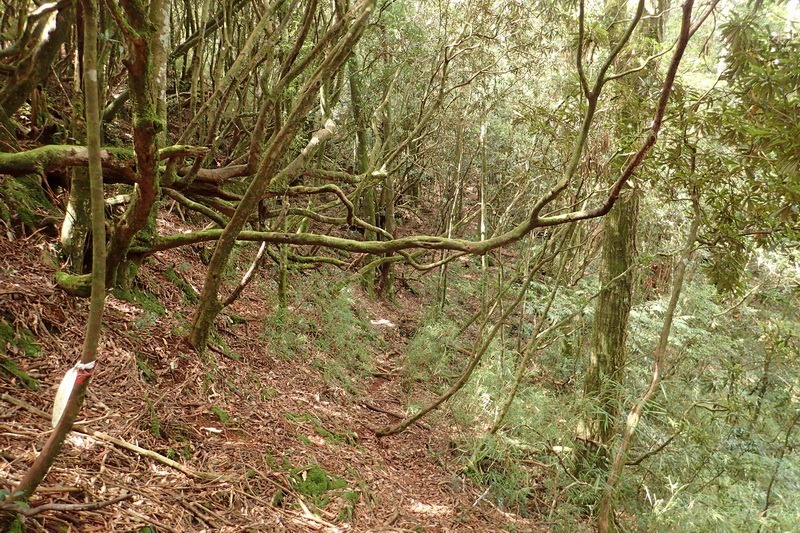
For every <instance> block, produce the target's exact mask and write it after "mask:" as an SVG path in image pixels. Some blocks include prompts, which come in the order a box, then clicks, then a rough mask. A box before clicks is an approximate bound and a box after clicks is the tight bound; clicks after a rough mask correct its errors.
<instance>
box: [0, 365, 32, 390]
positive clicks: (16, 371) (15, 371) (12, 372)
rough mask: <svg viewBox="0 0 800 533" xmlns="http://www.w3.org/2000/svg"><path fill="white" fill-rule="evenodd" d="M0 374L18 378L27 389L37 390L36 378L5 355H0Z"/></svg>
mask: <svg viewBox="0 0 800 533" xmlns="http://www.w3.org/2000/svg"><path fill="white" fill-rule="evenodd" d="M0 375H2V376H7V377H8V378H9V379H12V380H13V379H14V378H16V379H18V380H19V382H20V384H21V385H22V386H23V387H25V388H26V389H29V390H39V382H38V381H37V380H36V378H34V377H31V375H30V374H28V373H27V372H25V371H24V370H22V369H21V368H20V367H19V365H17V363H15V362H14V361H12V360H11V359H8V358H6V357H0Z"/></svg>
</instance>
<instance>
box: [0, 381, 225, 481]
mask: <svg viewBox="0 0 800 533" xmlns="http://www.w3.org/2000/svg"><path fill="white" fill-rule="evenodd" d="M0 398H1V399H3V400H4V401H6V402H8V403H10V404H12V405H16V406H17V407H21V408H23V409H25V410H26V411H29V412H31V413H33V414H35V415H39V416H41V417H42V418H46V419H48V420H49V419H50V414H49V413H45V412H44V411H42V410H41V409H39V408H37V407H34V406H32V405H30V404H28V403H26V402H25V401H23V400H20V399H19V398H14V397H13V396H10V395H8V394H5V393H3V394H2V396H0ZM75 425H76V426H78V425H80V422H76V423H75ZM73 431H75V432H76V433H80V434H81V435H88V436H90V437H94V438H96V439H97V440H101V441H105V442H110V443H111V444H114V445H116V446H119V447H120V448H124V449H126V450H129V451H132V452H134V453H137V454H139V455H141V456H144V457H148V458H150V459H153V460H154V461H158V462H159V463H161V464H163V465H166V466H169V467H170V468H174V469H175V470H177V471H179V472H182V473H184V474H186V475H187V476H189V477H191V478H194V479H205V480H214V481H218V480H225V479H227V477H226V476H223V475H221V474H216V473H214V472H203V471H198V470H192V469H191V468H188V467H186V466H184V465H182V464H180V463H179V462H177V461H173V460H172V459H170V458H169V457H164V456H163V455H161V454H160V453H157V452H154V451H153V450H148V449H146V448H141V447H139V446H136V445H135V444H131V443H130V442H127V441H124V440H122V439H119V438H117V437H112V436H111V435H108V434H107V433H103V432H102V431H93V430H89V429H81V428H79V427H75V428H74V429H73Z"/></svg>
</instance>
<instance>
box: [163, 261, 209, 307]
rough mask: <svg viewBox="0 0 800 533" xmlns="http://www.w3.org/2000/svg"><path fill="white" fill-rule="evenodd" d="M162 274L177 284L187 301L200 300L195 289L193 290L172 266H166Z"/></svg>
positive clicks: (195, 301)
mask: <svg viewBox="0 0 800 533" xmlns="http://www.w3.org/2000/svg"><path fill="white" fill-rule="evenodd" d="M164 276H165V277H166V278H167V279H168V280H170V281H171V282H172V283H174V284H175V285H177V286H178V288H179V289H180V290H181V291H182V292H183V296H184V298H186V301H187V302H189V303H193V304H194V303H197V302H198V301H199V300H200V295H199V294H197V291H196V290H194V287H192V286H191V285H190V284H189V283H187V282H186V281H185V280H184V279H183V278H182V277H181V276H180V274H178V273H177V272H175V269H174V268H171V267H170V268H168V269H167V270H166V271H165V272H164Z"/></svg>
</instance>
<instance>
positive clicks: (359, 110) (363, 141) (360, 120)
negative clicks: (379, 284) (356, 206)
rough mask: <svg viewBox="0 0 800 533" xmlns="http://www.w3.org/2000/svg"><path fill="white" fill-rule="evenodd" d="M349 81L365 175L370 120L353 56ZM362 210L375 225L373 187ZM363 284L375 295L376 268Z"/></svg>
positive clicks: (358, 169) (358, 164)
mask: <svg viewBox="0 0 800 533" xmlns="http://www.w3.org/2000/svg"><path fill="white" fill-rule="evenodd" d="M347 81H348V84H349V87H350V101H351V102H352V110H353V122H354V124H355V127H356V132H355V133H356V135H355V147H354V150H353V151H354V152H355V168H354V169H353V170H354V171H355V173H356V174H359V175H363V174H365V173H366V172H367V168H368V167H369V147H368V145H367V142H368V141H367V126H368V121H367V117H366V114H365V110H364V99H363V97H362V95H361V80H360V79H359V72H358V61H357V60H356V59H355V57H353V58H352V59H350V62H349V65H348V76H347ZM361 212H362V213H363V216H364V220H365V221H366V222H368V223H369V224H372V225H373V226H374V225H375V191H374V189H373V188H372V187H369V188H367V190H365V191H364V196H363V197H362V198H361ZM376 237H377V235H376V233H375V232H374V231H372V230H369V229H368V230H366V231H364V239H365V240H368V241H372V240H375V238H376ZM373 259H374V257H372V256H367V257H365V258H364V262H365V263H366V264H368V265H369V264H370V263H371V262H372V260H373ZM361 285H362V286H363V287H364V290H365V291H367V294H369V295H370V296H374V295H375V268H374V267H370V268H365V269H364V273H363V274H362V275H361Z"/></svg>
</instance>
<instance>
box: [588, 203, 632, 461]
mask: <svg viewBox="0 0 800 533" xmlns="http://www.w3.org/2000/svg"><path fill="white" fill-rule="evenodd" d="M638 206H639V199H638V193H637V191H630V192H629V194H628V195H627V197H622V198H620V199H619V201H617V203H616V205H615V206H614V208H613V209H612V210H611V212H610V213H609V214H608V215H606V217H605V219H603V237H602V245H603V251H602V257H601V264H600V284H601V286H602V287H604V289H605V290H604V291H603V293H602V294H601V295H600V297H599V298H598V301H597V305H596V306H595V311H594V321H593V324H592V338H591V348H590V350H591V351H590V360H589V369H588V373H587V376H586V381H585V383H584V393H585V395H586V397H587V398H588V399H589V400H590V401H591V402H592V405H593V406H594V407H595V408H594V412H593V414H592V416H590V417H589V418H588V419H587V420H586V421H585V428H584V430H585V433H584V435H583V436H584V437H585V438H586V439H587V441H588V442H589V443H590V444H591V445H592V446H596V449H595V450H593V451H594V452H596V453H597V454H598V457H597V459H598V460H599V462H600V463H601V464H602V463H604V462H605V461H604V458H605V457H606V456H607V451H608V446H609V445H610V443H611V440H612V438H613V436H614V432H615V428H616V425H617V418H618V417H619V402H620V393H621V387H622V383H623V379H624V368H625V362H626V360H627V348H626V346H625V344H626V337H627V330H628V315H629V313H630V310H631V292H632V287H633V272H632V270H633V269H632V267H633V265H634V262H635V245H634V241H635V237H636V220H637V214H638V210H639V209H638ZM615 278H618V279H617V281H616V282H615V283H612V284H610V285H609V286H608V287H606V285H607V284H609V282H610V281H611V280H613V279H615Z"/></svg>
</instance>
